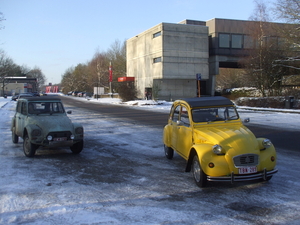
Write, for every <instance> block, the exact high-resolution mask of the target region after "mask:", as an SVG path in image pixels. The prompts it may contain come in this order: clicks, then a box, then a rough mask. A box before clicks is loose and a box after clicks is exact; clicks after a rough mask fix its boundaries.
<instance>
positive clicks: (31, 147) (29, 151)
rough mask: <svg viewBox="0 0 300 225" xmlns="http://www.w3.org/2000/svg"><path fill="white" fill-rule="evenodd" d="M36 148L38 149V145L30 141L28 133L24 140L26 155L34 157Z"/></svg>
mask: <svg viewBox="0 0 300 225" xmlns="http://www.w3.org/2000/svg"><path fill="white" fill-rule="evenodd" d="M36 150H37V145H35V144H32V143H31V142H30V139H29V137H28V135H26V136H25V137H24V141H23V151H24V154H25V156H27V157H33V156H34V155H35V151H36Z"/></svg>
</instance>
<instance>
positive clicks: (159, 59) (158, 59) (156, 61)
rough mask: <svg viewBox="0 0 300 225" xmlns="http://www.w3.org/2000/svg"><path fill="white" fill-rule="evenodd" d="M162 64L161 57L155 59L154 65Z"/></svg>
mask: <svg viewBox="0 0 300 225" xmlns="http://www.w3.org/2000/svg"><path fill="white" fill-rule="evenodd" d="M158 62H161V57H156V58H154V59H153V63H158Z"/></svg>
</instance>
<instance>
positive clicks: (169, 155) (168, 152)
mask: <svg viewBox="0 0 300 225" xmlns="http://www.w3.org/2000/svg"><path fill="white" fill-rule="evenodd" d="M164 149H165V156H166V157H167V159H172V158H173V155H174V150H173V149H172V148H170V147H168V146H166V145H164Z"/></svg>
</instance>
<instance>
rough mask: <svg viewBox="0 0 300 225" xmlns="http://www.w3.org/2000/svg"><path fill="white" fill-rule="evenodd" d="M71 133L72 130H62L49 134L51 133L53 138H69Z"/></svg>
mask: <svg viewBox="0 0 300 225" xmlns="http://www.w3.org/2000/svg"><path fill="white" fill-rule="evenodd" d="M71 134H72V133H71V132H70V131H61V132H50V133H49V134H48V135H47V136H49V135H51V136H52V137H53V138H58V137H67V138H68V140H69V139H70V136H71Z"/></svg>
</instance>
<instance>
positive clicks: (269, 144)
mask: <svg viewBox="0 0 300 225" xmlns="http://www.w3.org/2000/svg"><path fill="white" fill-rule="evenodd" d="M262 145H263V146H264V148H269V147H270V146H271V145H272V142H271V141H270V140H269V139H264V140H263V142H262Z"/></svg>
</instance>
